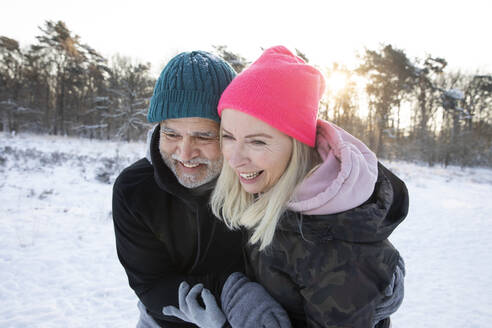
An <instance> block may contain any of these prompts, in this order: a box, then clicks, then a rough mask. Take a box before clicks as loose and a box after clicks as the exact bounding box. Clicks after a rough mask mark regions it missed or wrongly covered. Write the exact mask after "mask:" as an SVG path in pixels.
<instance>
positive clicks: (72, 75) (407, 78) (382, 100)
mask: <svg viewBox="0 0 492 328" xmlns="http://www.w3.org/2000/svg"><path fill="white" fill-rule="evenodd" d="M36 39H37V42H36V43H35V44H32V45H30V46H29V47H27V48H26V49H21V48H20V46H19V43H18V42H17V41H16V40H14V39H11V38H8V37H6V36H0V112H1V117H0V129H1V130H2V131H6V132H11V131H29V132H36V133H48V134H54V135H72V136H81V137H88V138H99V139H115V138H117V139H121V140H126V141H130V140H138V139H142V138H144V136H145V135H146V131H147V130H148V128H149V127H150V125H149V124H148V123H147V121H146V112H147V108H148V102H149V98H150V96H151V95H152V91H153V86H154V84H155V78H154V77H152V75H151V73H150V69H151V66H150V64H149V63H138V62H134V61H132V59H131V58H128V57H123V56H114V57H112V58H111V59H110V60H108V59H106V58H104V57H103V56H101V55H100V54H99V53H98V52H97V51H96V50H94V49H93V48H91V47H90V46H89V45H87V44H84V43H82V41H81V39H80V37H79V36H77V35H75V34H74V33H73V32H72V31H70V30H69V29H68V27H67V26H66V24H65V23H63V22H61V21H58V22H54V21H46V22H45V23H44V25H43V26H41V27H40V35H38V36H36ZM214 49H215V53H216V54H217V55H219V56H221V57H223V58H224V59H225V60H227V61H228V62H229V63H230V64H231V65H232V66H233V67H234V69H235V70H236V71H237V72H240V71H242V70H243V69H244V68H245V67H247V65H248V64H249V63H248V62H247V60H246V59H245V58H244V57H242V56H241V55H239V54H237V53H234V52H232V51H229V50H228V48H227V46H223V45H221V46H214ZM295 51H296V52H297V55H298V56H300V57H302V58H303V59H304V60H306V61H308V60H309V59H308V56H306V54H304V53H302V52H301V51H300V50H298V49H295ZM320 69H321V70H322V71H323V72H324V73H325V76H326V77H327V82H328V83H327V90H326V93H325V95H324V97H323V100H322V102H321V107H320V116H321V117H322V118H325V119H328V120H330V121H332V122H334V123H335V124H337V125H339V126H341V127H343V128H344V129H346V130H347V131H349V132H350V133H352V134H354V135H355V136H357V137H358V138H360V139H362V140H363V141H364V142H365V143H366V144H368V145H369V147H370V148H371V149H372V150H374V151H375V152H376V154H377V155H378V157H382V158H386V159H403V160H410V161H424V162H426V163H428V164H429V165H434V164H436V163H441V164H444V165H451V164H453V165H461V166H476V165H481V166H492V75H491V74H483V73H481V74H479V73H476V74H468V73H466V74H465V73H462V72H459V71H458V72H456V71H454V72H450V71H447V62H446V60H445V59H444V58H438V57H433V56H427V57H426V58H422V59H419V58H417V59H411V58H409V57H408V56H407V55H406V53H405V52H404V51H403V50H401V49H397V48H395V47H393V46H392V45H381V46H380V48H378V49H372V50H371V49H365V50H364V52H363V53H362V55H361V56H360V57H359V64H358V67H356V68H355V69H348V68H347V67H344V66H342V65H339V64H336V63H335V64H333V66H332V67H324V68H323V67H321V68H320ZM334 77H343V80H344V84H343V85H342V87H335V84H333V83H331V82H332V81H333V78H334ZM409 114H410V115H409Z"/></svg>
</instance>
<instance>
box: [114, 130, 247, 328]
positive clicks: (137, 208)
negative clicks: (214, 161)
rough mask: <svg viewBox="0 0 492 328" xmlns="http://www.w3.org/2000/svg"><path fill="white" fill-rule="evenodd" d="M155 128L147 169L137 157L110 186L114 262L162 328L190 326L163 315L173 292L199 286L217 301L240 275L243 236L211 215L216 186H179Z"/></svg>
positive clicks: (174, 295) (172, 301) (174, 297)
mask: <svg viewBox="0 0 492 328" xmlns="http://www.w3.org/2000/svg"><path fill="white" fill-rule="evenodd" d="M159 132H160V130H159V128H156V129H155V131H154V134H153V136H152V141H151V144H150V153H151V158H152V164H150V163H149V161H148V160H147V159H145V158H144V159H141V160H139V161H137V162H136V163H134V164H133V165H131V166H129V167H128V168H126V169H125V170H124V171H123V172H122V173H121V174H120V175H119V177H118V178H117V180H116V182H115V184H114V187H113V221H114V228H115V235H116V249H117V253H118V258H119V260H120V262H121V264H122V265H123V267H124V269H125V271H126V274H127V276H128V281H129V284H130V286H131V288H132V289H133V290H134V291H135V293H136V294H137V296H138V297H139V299H140V300H141V301H142V303H143V304H144V305H145V307H146V308H147V311H148V312H149V314H150V315H151V316H152V317H153V318H154V319H155V320H156V321H157V322H158V323H159V324H160V325H161V326H162V327H194V325H191V324H188V323H185V322H183V321H181V320H179V319H177V318H175V317H169V316H165V315H163V314H162V307H163V306H167V305H174V306H178V286H179V284H180V283H181V281H183V280H184V281H187V282H188V283H189V284H190V285H194V284H196V283H203V284H204V286H205V288H208V289H210V290H211V292H212V293H213V294H214V295H215V297H216V299H217V300H220V293H221V291H222V287H223V285H224V283H225V280H226V279H227V277H228V276H229V274H230V273H232V272H235V271H241V272H242V271H244V268H243V265H244V264H243V258H242V247H241V243H242V240H241V232H239V231H230V230H228V229H227V227H226V226H225V225H224V224H223V223H222V222H221V221H219V220H218V219H217V218H216V217H215V216H214V215H213V214H212V212H211V210H210V208H209V206H208V201H209V197H210V193H211V191H212V188H213V186H214V184H215V181H214V182H212V183H209V184H208V185H205V186H201V187H199V188H197V189H188V188H185V187H184V186H182V185H181V184H180V183H179V182H178V181H177V179H176V177H175V176H174V174H173V173H172V172H171V171H170V170H169V168H168V167H167V166H166V165H165V163H164V162H163V160H162V158H161V156H160V153H159V150H158V143H159Z"/></svg>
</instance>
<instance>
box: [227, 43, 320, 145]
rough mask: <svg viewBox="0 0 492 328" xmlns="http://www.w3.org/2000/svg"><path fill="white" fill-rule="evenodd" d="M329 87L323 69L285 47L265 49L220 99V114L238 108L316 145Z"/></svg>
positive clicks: (296, 137) (290, 134)
mask: <svg viewBox="0 0 492 328" xmlns="http://www.w3.org/2000/svg"><path fill="white" fill-rule="evenodd" d="M324 89H325V80H324V78H323V75H322V74H321V72H320V71H318V70H317V69H316V68H314V67H313V66H311V65H308V64H306V63H305V62H304V61H303V60H302V59H301V58H299V57H297V56H295V55H294V54H292V52H290V51H289V50H288V49H287V48H285V47H284V46H277V47H272V48H269V49H267V50H265V51H264V52H263V54H262V55H261V57H260V58H258V59H257V60H256V61H255V62H254V63H253V64H251V66H250V67H248V68H247V69H246V70H244V71H243V72H242V73H241V74H239V75H238V76H237V77H236V78H235V79H234V80H232V82H231V83H230V84H229V86H228V87H227V88H226V89H225V90H224V92H223V93H222V96H221V97H220V100H219V105H218V112H219V116H221V114H222V110H224V109H227V108H229V109H234V110H238V111H241V112H243V113H246V114H249V115H251V116H254V117H256V118H258V119H260V120H262V121H264V122H265V123H268V124H269V125H271V126H273V127H274V128H276V129H278V130H280V131H282V132H283V133H285V134H287V135H289V136H291V137H293V138H295V139H297V140H299V141H300V142H303V143H305V144H306V145H308V146H310V147H314V145H315V140H316V119H317V115H318V105H319V100H320V99H321V96H322V94H323V91H324Z"/></svg>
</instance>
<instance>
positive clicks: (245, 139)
mask: <svg viewBox="0 0 492 328" xmlns="http://www.w3.org/2000/svg"><path fill="white" fill-rule="evenodd" d="M221 133H222V153H223V155H224V160H225V161H226V163H227V165H229V166H230V167H231V168H232V169H233V170H234V171H235V172H236V174H237V176H238V179H239V181H240V182H241V185H242V186H243V188H244V190H245V191H246V192H248V193H251V194H257V193H264V192H266V191H268V190H269V189H270V188H271V187H273V186H274V185H275V184H276V183H277V182H278V180H279V179H280V177H281V176H282V174H283V173H284V171H285V169H286V168H287V165H288V164H289V160H290V157H291V154H292V138H291V137H289V136H287V135H286V134H284V133H283V132H280V131H279V130H277V129H275V128H274V127H272V126H270V125H268V124H267V123H265V122H263V121H261V120H259V119H257V118H256V117H253V116H251V115H248V114H245V113H243V112H240V111H237V110H233V109H224V110H223V112H222V120H221Z"/></svg>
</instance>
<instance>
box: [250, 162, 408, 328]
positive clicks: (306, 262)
mask: <svg viewBox="0 0 492 328" xmlns="http://www.w3.org/2000/svg"><path fill="white" fill-rule="evenodd" d="M407 212H408V192H407V189H406V187H405V184H404V183H403V182H402V181H401V180H400V179H399V178H397V177H396V176H395V175H394V174H393V173H391V172H390V171H389V170H387V169H386V168H385V167H384V166H382V165H381V164H379V165H378V179H377V182H376V186H375V190H374V192H373V194H372V196H371V197H370V198H369V200H367V201H366V202H365V203H364V204H362V205H360V206H359V207H357V208H354V209H351V210H348V211H345V212H342V213H337V214H331V215H316V216H309V215H301V214H299V213H294V212H291V211H287V212H286V213H285V214H284V215H283V217H282V218H281V220H280V222H279V225H278V227H277V230H276V233H275V237H274V240H273V242H272V244H271V245H270V246H269V247H268V248H267V249H266V250H265V251H261V252H260V251H259V246H258V245H249V244H248V246H247V247H246V250H245V252H246V259H247V260H246V262H247V263H246V266H247V274H248V276H249V278H250V279H252V280H255V281H258V282H259V283H260V284H262V285H263V286H264V287H265V288H266V289H267V290H268V291H269V293H270V294H271V295H272V296H273V297H274V298H275V299H276V300H277V301H278V302H280V303H281V304H282V306H283V307H284V308H285V309H286V310H287V312H288V313H289V317H290V319H291V321H292V325H293V327H371V328H372V319H373V316H374V312H375V307H376V305H377V304H378V303H379V302H380V301H381V299H382V298H383V297H384V296H383V295H384V294H383V291H384V290H385V288H386V287H387V286H388V285H389V284H390V281H391V278H392V276H393V272H394V271H395V267H396V264H397V262H398V259H399V256H400V255H399V253H398V251H397V250H396V249H395V248H394V247H393V245H392V244H391V243H390V242H389V241H388V239H387V238H388V236H389V235H390V234H391V232H392V231H393V230H394V229H395V228H396V226H397V225H398V224H400V223H401V222H402V221H403V219H404V218H405V216H406V215H407Z"/></svg>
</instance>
